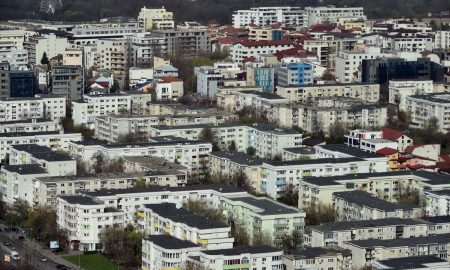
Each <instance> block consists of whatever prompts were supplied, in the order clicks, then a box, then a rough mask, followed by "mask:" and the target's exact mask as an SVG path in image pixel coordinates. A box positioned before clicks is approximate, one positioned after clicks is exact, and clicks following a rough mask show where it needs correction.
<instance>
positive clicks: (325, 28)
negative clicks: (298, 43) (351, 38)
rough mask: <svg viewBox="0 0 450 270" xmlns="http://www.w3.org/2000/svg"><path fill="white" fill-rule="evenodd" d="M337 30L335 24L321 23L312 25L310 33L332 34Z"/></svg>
mask: <svg viewBox="0 0 450 270" xmlns="http://www.w3.org/2000/svg"><path fill="white" fill-rule="evenodd" d="M335 28H336V25H334V24H327V23H320V24H315V25H312V26H311V27H310V28H309V31H310V32H331V31H333V30H334V29H335Z"/></svg>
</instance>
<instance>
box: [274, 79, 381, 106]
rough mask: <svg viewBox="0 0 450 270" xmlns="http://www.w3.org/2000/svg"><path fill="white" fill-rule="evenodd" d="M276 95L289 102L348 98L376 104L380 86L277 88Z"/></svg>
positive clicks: (348, 85) (334, 85)
mask: <svg viewBox="0 0 450 270" xmlns="http://www.w3.org/2000/svg"><path fill="white" fill-rule="evenodd" d="M277 95H279V96H280V97H283V98H286V99H288V100H289V101H291V102H313V101H317V99H318V98H322V97H334V96H339V97H349V98H355V99H359V100H363V101H368V102H374V103H377V102H378V101H379V100H380V85H379V84H365V83H345V84H320V85H303V86H300V87H283V86H278V87H277Z"/></svg>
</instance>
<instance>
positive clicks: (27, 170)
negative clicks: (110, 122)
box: [2, 164, 48, 175]
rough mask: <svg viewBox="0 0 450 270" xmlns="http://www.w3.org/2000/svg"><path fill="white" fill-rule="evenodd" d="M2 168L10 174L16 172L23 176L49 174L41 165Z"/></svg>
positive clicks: (5, 166)
mask: <svg viewBox="0 0 450 270" xmlns="http://www.w3.org/2000/svg"><path fill="white" fill-rule="evenodd" d="M2 168H3V169H4V170H6V171H8V172H14V173H18V174H21V175H27V174H47V173H48V172H47V170H46V169H44V168H43V167H41V165H39V164H22V165H4V166H3V167H2Z"/></svg>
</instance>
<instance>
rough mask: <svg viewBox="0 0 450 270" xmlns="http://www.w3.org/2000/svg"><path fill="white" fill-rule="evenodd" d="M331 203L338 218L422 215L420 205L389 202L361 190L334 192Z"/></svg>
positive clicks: (350, 219) (409, 216) (349, 219)
mask: <svg viewBox="0 0 450 270" xmlns="http://www.w3.org/2000/svg"><path fill="white" fill-rule="evenodd" d="M333 205H334V208H335V209H336V211H337V212H338V213H339V216H338V220H347V221H353V220H374V219H383V218H390V217H398V218H420V217H422V216H423V209H422V207H421V206H418V205H413V204H397V203H391V202H388V201H385V200H383V199H379V198H377V197H375V196H373V195H371V194H370V193H368V192H365V191H362V190H355V191H347V192H334V193H333Z"/></svg>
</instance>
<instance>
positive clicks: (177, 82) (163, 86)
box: [155, 77, 184, 102]
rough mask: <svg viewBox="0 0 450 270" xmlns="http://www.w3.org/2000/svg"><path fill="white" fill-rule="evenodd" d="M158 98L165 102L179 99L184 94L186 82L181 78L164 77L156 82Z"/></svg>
mask: <svg viewBox="0 0 450 270" xmlns="http://www.w3.org/2000/svg"><path fill="white" fill-rule="evenodd" d="M155 91H156V100H157V101H164V102H173V101H177V100H178V99H179V98H181V97H182V96H183V93H184V83H183V80H182V79H180V78H175V77H164V78H161V79H159V80H158V81H157V82H156V89H155Z"/></svg>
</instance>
